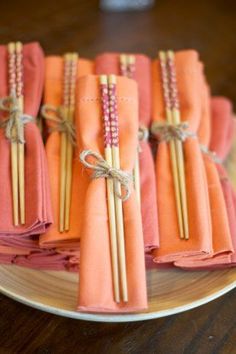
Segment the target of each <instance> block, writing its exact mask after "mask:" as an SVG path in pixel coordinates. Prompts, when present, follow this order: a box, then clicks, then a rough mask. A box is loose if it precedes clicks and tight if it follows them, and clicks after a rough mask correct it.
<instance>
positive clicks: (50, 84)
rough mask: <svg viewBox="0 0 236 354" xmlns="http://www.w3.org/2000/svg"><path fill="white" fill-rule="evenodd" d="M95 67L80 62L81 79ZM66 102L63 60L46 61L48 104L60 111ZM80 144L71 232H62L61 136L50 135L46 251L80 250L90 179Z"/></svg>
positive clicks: (43, 237)
mask: <svg viewBox="0 0 236 354" xmlns="http://www.w3.org/2000/svg"><path fill="white" fill-rule="evenodd" d="M92 72H93V63H92V62H91V61H89V60H85V59H79V60H78V70H77V77H81V76H83V75H87V74H91V73H92ZM62 100H63V57H59V56H50V57H47V58H46V75H45V85H44V103H45V104H50V105H53V106H54V107H56V108H58V107H60V106H61V105H62ZM46 124H47V125H48V126H49V127H52V126H53V124H54V123H52V122H51V121H49V120H47V121H46ZM78 144H79V142H78V141H77V146H76V147H75V149H74V156H73V166H72V192H71V208H70V212H71V215H70V229H69V231H66V232H59V210H60V209H59V208H60V203H59V196H60V193H59V191H60V133H59V132H56V131H53V132H51V133H50V134H49V136H48V138H47V142H46V155H47V161H48V169H49V180H50V187H51V198H52V206H53V219H54V223H53V226H52V227H51V229H50V230H49V231H48V232H47V233H46V234H44V235H41V236H40V245H41V246H42V247H46V248H51V247H58V248H60V247H63V246H65V244H66V245H67V247H78V245H79V244H78V241H79V238H80V228H81V220H82V216H81V215H82V212H83V206H84V198H85V192H86V188H87V181H88V178H87V176H86V174H85V175H84V174H83V173H82V169H81V165H80V163H79V159H78V156H77V149H78Z"/></svg>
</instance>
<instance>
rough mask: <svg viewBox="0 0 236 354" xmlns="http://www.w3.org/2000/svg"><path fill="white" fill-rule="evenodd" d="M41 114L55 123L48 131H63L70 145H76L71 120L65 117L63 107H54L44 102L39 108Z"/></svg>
mask: <svg viewBox="0 0 236 354" xmlns="http://www.w3.org/2000/svg"><path fill="white" fill-rule="evenodd" d="M41 115H42V117H43V118H44V119H46V120H49V121H51V122H54V123H56V124H55V126H54V127H51V128H50V129H49V131H50V132H54V131H57V132H59V133H65V134H66V135H67V136H68V139H69V141H70V142H71V144H72V145H74V146H75V145H76V131H75V126H74V124H73V122H72V121H71V120H69V119H67V118H66V116H65V110H64V107H61V106H59V107H55V106H53V105H50V104H45V105H43V106H42V108H41Z"/></svg>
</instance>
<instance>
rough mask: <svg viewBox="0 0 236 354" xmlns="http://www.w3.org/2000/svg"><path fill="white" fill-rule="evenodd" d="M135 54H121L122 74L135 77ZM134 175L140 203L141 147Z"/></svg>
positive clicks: (136, 159)
mask: <svg viewBox="0 0 236 354" xmlns="http://www.w3.org/2000/svg"><path fill="white" fill-rule="evenodd" d="M135 61H136V60H135V56H134V55H126V54H121V55H120V72H121V75H122V76H127V77H129V78H133V73H134V71H135ZM133 177H134V189H135V191H136V195H137V199H138V203H139V205H140V204H141V191H140V167H139V148H138V149H137V155H136V158H135V164H134V169H133Z"/></svg>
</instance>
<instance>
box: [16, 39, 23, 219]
mask: <svg viewBox="0 0 236 354" xmlns="http://www.w3.org/2000/svg"><path fill="white" fill-rule="evenodd" d="M15 48H16V96H17V101H18V105H19V108H20V111H21V113H23V112H24V95H23V53H22V51H23V45H22V43H21V42H16V44H15ZM19 129H21V134H22V137H23V138H24V126H23V124H21V125H20V126H19ZM17 145H18V168H19V171H18V177H19V200H20V222H21V224H22V225H24V224H25V145H24V144H23V143H19V142H18V144H17Z"/></svg>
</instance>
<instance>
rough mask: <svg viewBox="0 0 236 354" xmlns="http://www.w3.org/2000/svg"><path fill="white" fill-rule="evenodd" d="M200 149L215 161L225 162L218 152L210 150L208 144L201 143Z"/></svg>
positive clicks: (218, 162)
mask: <svg viewBox="0 0 236 354" xmlns="http://www.w3.org/2000/svg"><path fill="white" fill-rule="evenodd" d="M200 149H201V151H202V152H203V153H204V154H206V155H207V156H209V157H210V158H211V159H212V161H213V162H215V163H217V164H222V163H223V161H222V159H221V158H220V157H219V156H218V155H217V154H216V152H215V151H211V150H209V149H208V147H207V146H205V145H202V144H200Z"/></svg>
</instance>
